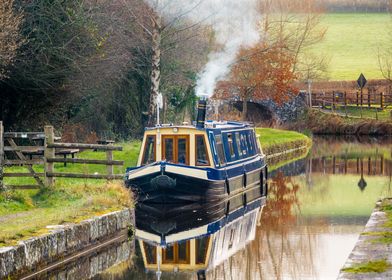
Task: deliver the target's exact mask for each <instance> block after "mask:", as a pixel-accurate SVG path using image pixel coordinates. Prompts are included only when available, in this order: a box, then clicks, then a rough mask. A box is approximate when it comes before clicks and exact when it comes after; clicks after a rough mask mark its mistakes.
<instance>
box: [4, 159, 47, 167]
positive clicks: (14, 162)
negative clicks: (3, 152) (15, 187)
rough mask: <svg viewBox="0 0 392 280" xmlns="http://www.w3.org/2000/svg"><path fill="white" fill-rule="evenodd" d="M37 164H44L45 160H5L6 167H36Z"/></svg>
mask: <svg viewBox="0 0 392 280" xmlns="http://www.w3.org/2000/svg"><path fill="white" fill-rule="evenodd" d="M36 164H44V160H43V159H32V160H17V159H16V160H5V161H4V165H8V166H12V165H36Z"/></svg>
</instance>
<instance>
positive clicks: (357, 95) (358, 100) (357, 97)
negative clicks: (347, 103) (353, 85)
mask: <svg viewBox="0 0 392 280" xmlns="http://www.w3.org/2000/svg"><path fill="white" fill-rule="evenodd" d="M357 107H359V92H358V90H357Z"/></svg>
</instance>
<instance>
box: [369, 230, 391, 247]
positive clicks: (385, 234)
mask: <svg viewBox="0 0 392 280" xmlns="http://www.w3.org/2000/svg"><path fill="white" fill-rule="evenodd" d="M362 235H365V236H377V237H378V238H376V239H372V240H370V242H372V243H382V244H392V232H390V231H371V232H364V233H363V234H362Z"/></svg>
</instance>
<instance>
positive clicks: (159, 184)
mask: <svg viewBox="0 0 392 280" xmlns="http://www.w3.org/2000/svg"><path fill="white" fill-rule="evenodd" d="M150 185H151V187H153V188H154V189H156V190H158V189H166V188H174V187H175V186H176V185H177V182H176V180H175V179H172V178H170V177H169V176H167V175H159V176H157V177H155V178H153V179H151V181H150Z"/></svg>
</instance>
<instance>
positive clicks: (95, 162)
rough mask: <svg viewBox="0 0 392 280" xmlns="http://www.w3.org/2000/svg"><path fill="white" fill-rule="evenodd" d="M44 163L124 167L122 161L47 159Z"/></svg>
mask: <svg viewBox="0 0 392 280" xmlns="http://www.w3.org/2000/svg"><path fill="white" fill-rule="evenodd" d="M41 161H42V160H41ZM46 161H47V162H56V163H80V164H101V165H124V161H122V160H98V159H80V158H48V159H47V160H46Z"/></svg>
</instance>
